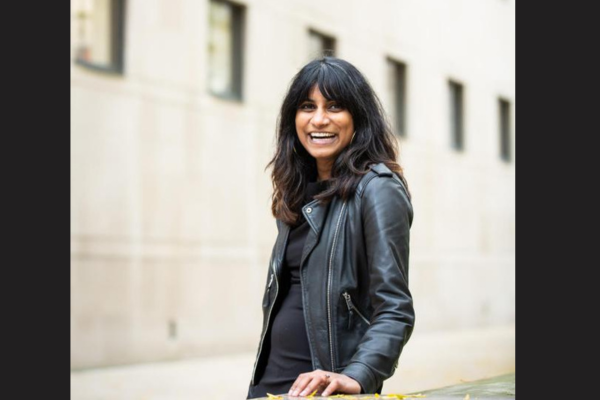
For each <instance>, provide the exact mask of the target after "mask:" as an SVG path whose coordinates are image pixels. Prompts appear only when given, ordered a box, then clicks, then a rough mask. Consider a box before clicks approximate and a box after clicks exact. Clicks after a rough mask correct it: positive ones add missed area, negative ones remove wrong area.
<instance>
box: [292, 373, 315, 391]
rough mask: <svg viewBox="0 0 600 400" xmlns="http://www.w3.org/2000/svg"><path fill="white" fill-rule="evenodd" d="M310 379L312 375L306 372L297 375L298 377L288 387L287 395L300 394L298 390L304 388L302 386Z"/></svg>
mask: <svg viewBox="0 0 600 400" xmlns="http://www.w3.org/2000/svg"><path fill="white" fill-rule="evenodd" d="M311 379H312V376H310V375H309V374H308V373H306V374H300V375H298V378H296V381H295V382H294V384H293V385H292V387H291V388H290V391H289V392H288V395H289V396H298V394H300V392H301V391H303V390H304V388H305V387H306V385H307V384H308V382H310V380H311Z"/></svg>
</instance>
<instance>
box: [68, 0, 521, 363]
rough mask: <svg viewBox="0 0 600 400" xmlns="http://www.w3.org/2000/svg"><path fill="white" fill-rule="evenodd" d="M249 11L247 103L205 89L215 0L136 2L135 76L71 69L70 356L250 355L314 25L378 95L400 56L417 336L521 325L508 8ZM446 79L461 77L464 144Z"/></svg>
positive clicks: (129, 58) (383, 2)
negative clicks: (504, 118) (294, 93)
mask: <svg viewBox="0 0 600 400" xmlns="http://www.w3.org/2000/svg"><path fill="white" fill-rule="evenodd" d="M72 1H75V0H72ZM238 3H240V4H244V5H246V7H247V13H246V35H245V51H246V58H245V69H244V71H243V76H244V86H243V89H244V94H245V96H244V101H243V102H241V103H236V102H229V101H225V100H222V99H219V98H216V97H213V96H211V95H210V94H209V93H208V90H207V88H208V84H207V82H206V77H207V75H208V72H207V65H208V62H207V39H208V18H207V13H208V6H209V3H208V1H197V0H194V1H192V0H187V1H186V0H168V1H167V0H151V1H150V0H146V1H141V0H131V1H127V4H126V9H127V17H126V21H125V41H126V47H125V70H124V74H123V75H122V76H113V75H107V74H103V73H100V72H95V71H92V70H89V69H86V68H84V67H81V66H79V65H77V64H75V63H74V62H73V63H72V64H71V96H72V97H71V115H72V116H71V162H72V165H71V255H72V257H71V367H72V368H85V367H97V366H107V365H116V364H123V363H136V362H145V361H156V360H165V359H178V358H185V357H192V356H201V355H210V354H221V353H233V352H240V351H253V350H255V349H256V348H257V345H258V339H259V334H260V325H261V321H262V316H261V307H260V304H261V303H260V301H261V298H262V294H263V293H262V289H263V285H264V279H265V277H266V273H267V267H268V265H267V263H268V258H269V255H270V252H271V249H272V245H273V243H274V239H275V236H276V227H275V221H274V219H273V217H272V216H271V214H270V199H269V197H270V194H271V183H270V179H269V173H268V172H265V171H264V167H265V165H266V163H267V162H268V161H269V159H270V157H271V155H272V153H273V149H274V147H273V142H274V132H275V122H276V117H277V112H278V108H279V106H280V103H281V100H282V97H283V95H284V94H285V90H286V88H287V86H288V84H289V82H290V80H291V78H292V76H293V75H294V74H295V73H296V72H297V71H298V69H299V68H300V67H301V66H302V65H304V63H305V62H306V61H308V59H309V58H310V55H309V54H308V40H309V39H308V29H309V28H313V29H317V30H319V31H321V32H323V33H327V34H331V35H333V36H334V37H335V38H336V40H337V44H338V48H337V55H338V56H339V57H341V58H344V59H346V60H348V61H350V62H351V63H353V64H354V65H356V66H357V67H358V68H359V69H360V70H361V71H362V72H363V73H364V74H365V75H366V76H367V78H368V79H369V80H370V82H371V84H372V85H373V87H374V89H375V90H376V92H377V93H378V94H379V95H380V96H381V97H382V99H383V100H384V102H385V103H386V104H389V102H388V99H386V98H385V93H386V91H387V84H388V83H387V82H386V77H387V74H386V63H385V59H386V57H388V56H390V57H394V58H396V59H399V60H402V61H404V62H405V63H406V64H407V66H408V123H407V131H408V136H407V138H406V139H404V140H402V141H401V143H400V144H401V157H400V161H401V163H402V165H403V166H404V168H405V171H406V177H407V179H408V182H409V185H410V188H411V191H412V194H413V205H414V211H415V218H414V224H413V229H412V231H411V235H412V237H411V264H410V285H411V290H412V292H413V295H414V300H415V308H416V313H417V321H416V328H415V332H414V335H415V336H416V335H419V333H420V332H423V333H425V332H434V331H444V330H447V331H453V330H458V329H467V328H474V327H494V326H504V325H511V324H513V323H514V315H515V308H514V307H515V292H514V287H515V260H514V250H515V243H514V239H515V201H514V200H515V189H514V184H515V175H514V174H515V163H514V161H512V162H510V163H506V162H503V161H502V160H501V159H500V156H499V143H500V141H499V135H498V125H499V122H498V111H497V109H498V105H497V101H498V97H499V96H501V97H503V98H506V99H508V100H509V101H510V102H511V107H512V109H511V112H512V121H511V127H512V132H513V140H512V154H513V160H514V154H515V148H514V119H515V115H516V113H515V56H514V50H515V4H514V0H452V1H449V0H420V1H392V0H374V1H368V2H367V1H358V0H355V1H341V0H331V1H329V2H327V3H326V4H324V3H323V2H319V1H285V2H283V1H275V0H248V1H240V2H238ZM72 4H73V3H72ZM72 21H73V24H74V22H75V17H74V16H73V18H72ZM72 48H73V49H74V39H72ZM73 54H74V51H73ZM450 78H451V79H456V80H459V81H461V82H462V83H463V84H464V85H465V94H464V95H465V112H466V113H465V130H466V140H465V143H466V145H465V150H464V151H463V152H461V153H457V152H455V151H454V150H452V148H451V146H450V126H449V118H448V115H449V109H448V93H447V80H448V79H450ZM492 345H493V344H492ZM513 358H514V356H513Z"/></svg>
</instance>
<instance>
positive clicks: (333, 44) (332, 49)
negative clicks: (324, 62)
mask: <svg viewBox="0 0 600 400" xmlns="http://www.w3.org/2000/svg"><path fill="white" fill-rule="evenodd" d="M311 36H318V37H320V38H321V44H322V46H321V49H320V50H319V55H315V54H311V57H313V58H320V57H321V56H332V57H336V53H337V40H336V38H335V36H332V35H328V34H326V33H323V32H321V31H319V30H317V29H314V28H309V29H308V38H309V40H310V38H311ZM329 45H330V46H329Z"/></svg>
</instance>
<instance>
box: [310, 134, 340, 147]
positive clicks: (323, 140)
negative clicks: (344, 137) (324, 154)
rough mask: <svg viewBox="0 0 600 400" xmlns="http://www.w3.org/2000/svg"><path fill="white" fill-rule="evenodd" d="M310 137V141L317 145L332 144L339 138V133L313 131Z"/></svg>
mask: <svg viewBox="0 0 600 400" xmlns="http://www.w3.org/2000/svg"><path fill="white" fill-rule="evenodd" d="M308 137H309V142H310V143H313V144H316V145H323V144H331V143H333V142H335V141H336V139H337V135H336V134H335V133H331V132H312V133H309V134H308Z"/></svg>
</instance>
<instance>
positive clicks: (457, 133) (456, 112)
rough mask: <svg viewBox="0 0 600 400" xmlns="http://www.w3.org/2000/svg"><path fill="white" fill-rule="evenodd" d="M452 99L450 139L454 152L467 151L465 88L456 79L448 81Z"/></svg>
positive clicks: (450, 107)
mask: <svg viewBox="0 0 600 400" xmlns="http://www.w3.org/2000/svg"><path fill="white" fill-rule="evenodd" d="M448 89H449V90H448V93H449V97H450V106H449V111H450V138H451V141H452V142H451V146H452V148H453V149H454V150H456V151H458V152H462V151H464V150H465V95H464V93H465V86H464V84H463V83H462V82H460V81H458V80H455V79H448Z"/></svg>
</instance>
